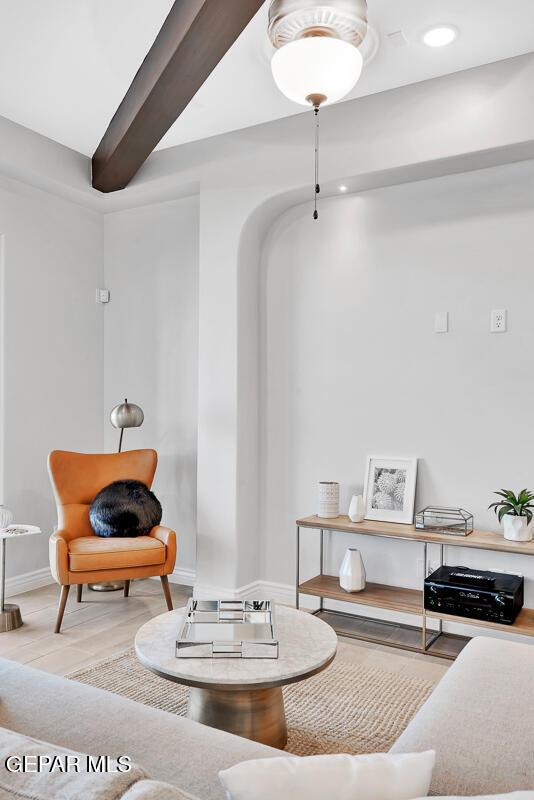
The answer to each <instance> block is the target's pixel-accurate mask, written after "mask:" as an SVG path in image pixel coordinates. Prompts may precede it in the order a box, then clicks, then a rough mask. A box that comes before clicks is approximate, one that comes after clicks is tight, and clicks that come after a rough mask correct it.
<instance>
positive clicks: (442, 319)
mask: <svg viewBox="0 0 534 800" xmlns="http://www.w3.org/2000/svg"><path fill="white" fill-rule="evenodd" d="M448 332H449V312H448V311H436V313H435V315H434V333H448Z"/></svg>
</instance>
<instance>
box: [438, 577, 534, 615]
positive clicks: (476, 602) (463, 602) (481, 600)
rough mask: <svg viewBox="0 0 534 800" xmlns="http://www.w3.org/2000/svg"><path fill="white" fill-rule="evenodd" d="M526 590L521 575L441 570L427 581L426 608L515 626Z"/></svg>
mask: <svg viewBox="0 0 534 800" xmlns="http://www.w3.org/2000/svg"><path fill="white" fill-rule="evenodd" d="M523 587H524V579H523V578H522V577H521V576H520V575H508V574H506V573H502V572H484V571H483V570H475V569H471V568H470V567H440V568H439V569H437V570H436V571H435V572H433V573H432V575H429V576H428V578H426V580H425V608H426V609H427V610H428V611H438V612H441V613H442V614H453V615H454V616H456V617H470V618H471V619H481V620H485V621H487V622H500V623H501V624H504V625H512V624H513V622H514V620H515V618H516V617H517V615H518V614H519V612H520V611H521V609H522V608H523Z"/></svg>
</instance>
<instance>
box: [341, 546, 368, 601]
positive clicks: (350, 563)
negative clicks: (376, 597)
mask: <svg viewBox="0 0 534 800" xmlns="http://www.w3.org/2000/svg"><path fill="white" fill-rule="evenodd" d="M339 585H340V586H341V588H342V589H345V591H346V592H361V591H362V590H363V589H365V567H364V566H363V561H362V557H361V554H360V551H359V550H356V549H355V548H352V547H350V548H349V549H348V550H347V552H346V553H345V557H344V559H343V561H342V563H341V567H340V570H339Z"/></svg>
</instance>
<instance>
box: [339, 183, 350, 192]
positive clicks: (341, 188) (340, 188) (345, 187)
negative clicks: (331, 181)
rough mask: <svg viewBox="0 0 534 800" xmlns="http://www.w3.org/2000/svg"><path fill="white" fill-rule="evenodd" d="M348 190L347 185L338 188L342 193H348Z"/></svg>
mask: <svg viewBox="0 0 534 800" xmlns="http://www.w3.org/2000/svg"><path fill="white" fill-rule="evenodd" d="M347 188H348V187H347V186H345V184H342V185H341V186H338V189H339V191H340V192H346V191H347Z"/></svg>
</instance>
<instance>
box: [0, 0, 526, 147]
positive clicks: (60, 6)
mask: <svg viewBox="0 0 534 800" xmlns="http://www.w3.org/2000/svg"><path fill="white" fill-rule="evenodd" d="M172 2H173V0H0V115H2V116H5V117H8V118H9V119H11V120H14V121H15V122H18V123H20V124H21V125H25V126H26V127H28V128H31V129H33V130H35V131H38V132H39V133H42V134H44V135H45V136H48V137H50V138H51V139H55V140H56V141H58V142H61V143H62V144H65V145H67V146H69V147H72V148H73V149H75V150H78V151H80V152H82V153H85V154H87V155H91V154H92V153H93V151H94V150H95V148H96V146H97V145H98V143H99V141H100V139H101V138H102V135H103V134H104V131H105V130H106V127H107V125H108V123H109V121H110V119H111V117H112V116H113V114H114V112H115V110H116V108H117V106H118V105H119V103H120V101H121V100H122V97H123V96H124V94H125V92H126V90H127V88H128V86H129V84H130V83H131V81H132V78H133V77H134V75H135V73H136V71H137V69H138V67H139V65H140V64H141V62H142V60H143V58H144V56H145V55H146V53H147V51H148V49H149V48H150V45H151V44H152V42H153V40H154V38H155V36H156V34H157V32H158V30H159V28H160V27H161V24H162V23H163V20H164V19H165V16H166V15H167V13H168V12H169V9H170V8H171V6H172ZM368 3H369V20H370V23H371V25H372V26H373V28H374V30H375V31H376V33H377V35H378V39H379V48H378V52H377V54H376V56H375V57H374V58H373V59H372V61H371V62H370V63H368V64H367V66H366V67H365V68H364V73H363V76H362V78H361V80H360V82H359V84H358V85H357V87H356V89H355V90H354V92H353V94H352V95H351V96H350V97H351V98H352V97H360V96H363V95H368V94H373V93H375V92H381V91H384V90H386V89H391V88H395V87H398V86H403V85H406V84H409V83H415V82H417V81H422V80H426V79H428V78H434V77H437V76H439V75H445V74H448V73H451V72H457V71H459V70H462V69H467V68H469V67H474V66H479V65H481V64H486V63H490V62H492V61H498V60H500V59H504V58H510V57H511V56H515V55H520V54H523V53H527V52H531V51H534V2H533V0H513V1H511V0H508V2H503V0H468V1H467V0H368ZM268 5H269V4H268V2H267V3H266V4H265V6H264V7H263V8H262V9H261V10H260V12H259V13H258V14H257V15H256V17H255V18H254V20H253V21H252V22H251V24H250V25H249V26H248V28H247V29H246V30H245V31H244V32H243V34H242V35H241V36H240V38H239V39H238V41H237V42H236V43H235V44H234V46H233V47H232V48H231V50H230V51H229V52H228V53H227V55H226V56H225V58H224V59H223V60H222V61H221V63H220V64H219V66H218V67H217V69H216V70H215V71H214V72H213V73H212V75H211V76H210V77H209V78H208V80H207V81H206V83H205V84H204V85H203V86H202V87H201V89H200V90H199V92H198V93H197V95H196V96H195V98H194V99H193V101H192V102H191V103H190V105H189V107H188V108H187V109H186V110H185V111H184V113H183V114H182V115H181V117H180V118H179V119H178V120H177V122H176V123H175V124H174V125H173V127H172V128H171V129H170V131H169V132H168V133H167V135H166V136H165V137H164V138H163V140H162V141H161V143H160V145H159V146H160V147H171V146H173V145H176V144H181V143H183V142H188V141H193V140H196V139H202V138H205V137H207V136H213V135H216V134H219V133H224V132H227V131H231V130H236V129H238V128H243V127H247V126H249V125H256V124H258V123H261V122H266V121H268V120H272V119H277V118H279V117H284V116H289V115H291V114H295V113H299V111H300V107H298V106H295V105H294V104H293V103H291V102H290V101H288V100H286V99H285V98H284V97H283V96H282V95H280V93H279V92H278V90H277V89H276V87H275V86H274V84H273V81H272V78H271V74H270V67H269V53H270V45H269V42H268V39H267V34H266V18H267V8H268ZM439 23H449V24H452V25H454V26H456V27H457V28H458V30H459V32H460V35H459V37H458V39H457V40H456V42H454V43H453V44H452V45H450V46H449V47H445V48H440V49H432V48H429V47H426V46H425V45H423V44H422V43H421V34H422V33H423V32H424V31H425V30H426V29H427V28H428V27H429V26H431V25H434V24H439ZM398 30H402V31H403V33H404V36H405V37H406V39H407V44H406V46H404V47H395V46H394V45H393V44H392V42H391V41H390V40H389V39H388V34H391V33H393V32H395V31H398ZM349 99H350V98H349ZM528 101H529V100H528V98H525V102H528Z"/></svg>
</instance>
